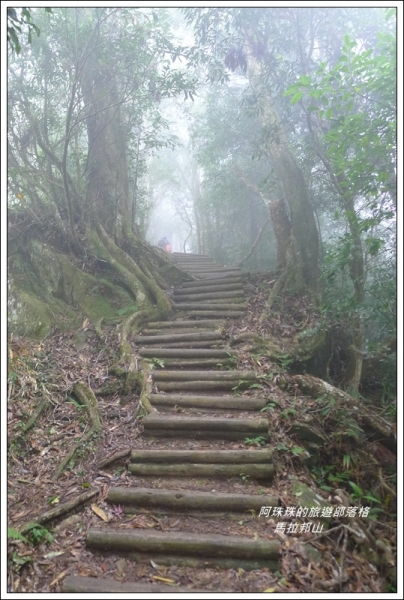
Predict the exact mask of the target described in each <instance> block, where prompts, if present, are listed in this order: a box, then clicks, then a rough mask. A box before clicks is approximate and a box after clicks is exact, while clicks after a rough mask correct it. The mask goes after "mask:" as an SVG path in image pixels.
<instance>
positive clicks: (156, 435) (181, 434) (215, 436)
mask: <svg viewBox="0 0 404 600" xmlns="http://www.w3.org/2000/svg"><path fill="white" fill-rule="evenodd" d="M143 435H144V437H147V438H153V439H154V440H158V439H160V438H172V439H188V440H219V441H224V440H232V441H238V442H242V441H244V440H245V439H246V438H247V437H256V436H257V435H259V437H260V439H261V440H262V441H263V442H269V441H270V436H269V433H265V432H264V431H262V432H259V434H257V433H256V432H255V431H208V430H202V431H198V430H192V429H191V430H185V429H145V430H144V431H143Z"/></svg>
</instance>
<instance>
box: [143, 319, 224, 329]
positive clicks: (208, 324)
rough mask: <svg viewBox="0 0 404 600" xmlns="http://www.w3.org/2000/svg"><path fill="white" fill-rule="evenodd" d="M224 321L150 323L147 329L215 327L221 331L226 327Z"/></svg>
mask: <svg viewBox="0 0 404 600" xmlns="http://www.w3.org/2000/svg"><path fill="white" fill-rule="evenodd" d="M225 323H226V322H225V321H224V320H220V319H216V320H215V319H199V320H192V321H191V320H189V319H177V320H176V321H150V322H149V323H148V324H147V327H152V328H153V327H154V328H159V329H177V328H184V329H185V328H187V327H191V328H193V327H197V328H200V327H202V328H203V327H206V328H207V327H214V328H215V329H220V328H221V327H224V325H225Z"/></svg>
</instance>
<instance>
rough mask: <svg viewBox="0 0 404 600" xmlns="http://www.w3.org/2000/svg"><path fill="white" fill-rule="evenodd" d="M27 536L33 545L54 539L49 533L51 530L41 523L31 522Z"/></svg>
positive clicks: (48, 542)
mask: <svg viewBox="0 0 404 600" xmlns="http://www.w3.org/2000/svg"><path fill="white" fill-rule="evenodd" d="M27 536H28V537H29V539H30V540H31V542H32V543H33V544H34V546H37V545H38V544H42V543H43V542H46V543H47V544H51V543H52V542H53V540H54V537H53V535H52V534H51V532H50V531H49V530H48V529H46V527H43V526H42V525H38V524H33V525H31V526H30V527H29V528H28V530H27Z"/></svg>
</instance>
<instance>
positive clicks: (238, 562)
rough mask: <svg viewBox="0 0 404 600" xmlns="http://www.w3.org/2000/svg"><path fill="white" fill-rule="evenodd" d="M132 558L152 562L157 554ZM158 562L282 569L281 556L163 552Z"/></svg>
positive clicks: (193, 566)
mask: <svg viewBox="0 0 404 600" xmlns="http://www.w3.org/2000/svg"><path fill="white" fill-rule="evenodd" d="M129 556H130V557H131V559H132V560H133V561H135V562H139V563H140V562H145V563H150V561H151V560H153V561H154V560H155V556H154V555H153V554H151V553H142V554H139V553H138V552H131V553H130V555H129ZM158 563H159V564H160V565H163V566H167V567H169V566H175V567H176V566H178V565H181V566H183V567H190V568H192V569H215V570H216V569H233V570H235V571H238V572H241V571H240V569H242V570H243V571H255V570H257V569H269V570H271V571H279V570H280V562H279V557H278V560H268V559H257V560H247V559H246V558H218V557H212V558H196V557H195V558H190V557H188V556H178V555H175V554H169V555H167V554H162V555H161V556H159V557H158Z"/></svg>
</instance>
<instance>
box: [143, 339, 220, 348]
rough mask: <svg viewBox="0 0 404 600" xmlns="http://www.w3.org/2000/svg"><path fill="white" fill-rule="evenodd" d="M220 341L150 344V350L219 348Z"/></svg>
mask: <svg viewBox="0 0 404 600" xmlns="http://www.w3.org/2000/svg"><path fill="white" fill-rule="evenodd" d="M219 345H220V342H219V340H210V341H206V342H193V341H192V340H190V341H189V342H159V343H157V344H149V347H150V348H156V349H158V348H184V349H185V348H188V349H192V348H206V349H207V348H213V347H216V346H219Z"/></svg>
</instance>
